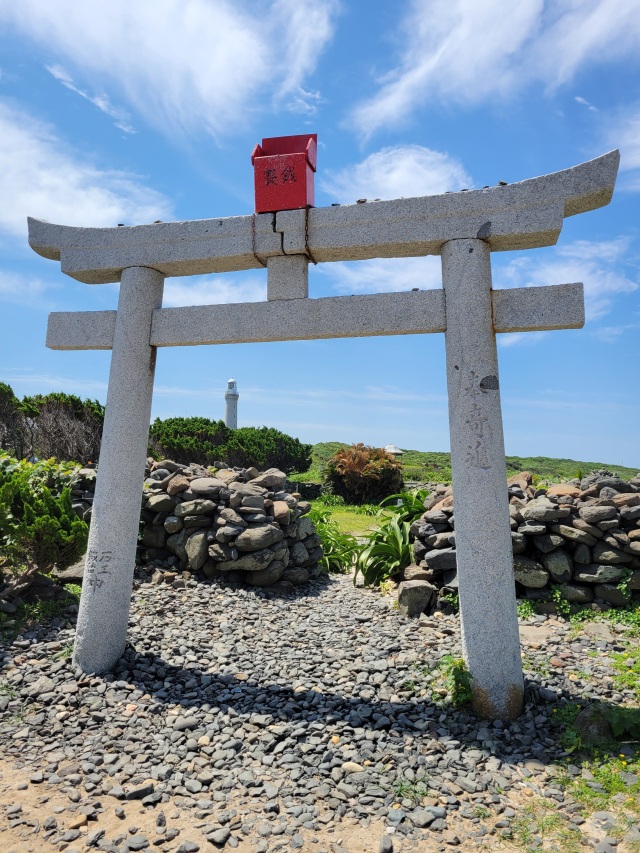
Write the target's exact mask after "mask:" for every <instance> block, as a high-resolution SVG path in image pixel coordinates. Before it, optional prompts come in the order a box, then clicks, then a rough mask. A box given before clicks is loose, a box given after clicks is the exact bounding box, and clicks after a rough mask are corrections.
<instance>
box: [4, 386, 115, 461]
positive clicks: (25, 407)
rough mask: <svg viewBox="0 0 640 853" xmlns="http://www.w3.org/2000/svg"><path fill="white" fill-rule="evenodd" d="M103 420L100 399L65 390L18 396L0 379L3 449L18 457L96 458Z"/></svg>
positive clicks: (87, 459)
mask: <svg viewBox="0 0 640 853" xmlns="http://www.w3.org/2000/svg"><path fill="white" fill-rule="evenodd" d="M103 422H104V406H103V405H102V404H101V403H99V402H98V401H97V400H84V401H83V400H81V399H80V397H76V396H74V395H73V394H62V393H55V394H46V395H45V396H42V395H41V394H37V395H36V396H34V397H24V398H23V399H22V400H18V398H17V397H16V396H15V394H14V393H13V390H12V389H11V387H10V386H9V385H6V384H4V383H1V382H0V450H4V451H6V452H7V453H9V454H11V455H12V456H14V457H16V458H18V459H24V458H25V457H26V456H38V457H40V458H44V459H50V458H53V457H55V458H56V459H61V460H70V459H74V460H76V459H77V460H80V461H81V462H88V461H89V460H92V459H93V460H95V459H97V458H98V454H99V452H100V441H101V438H102V425H103Z"/></svg>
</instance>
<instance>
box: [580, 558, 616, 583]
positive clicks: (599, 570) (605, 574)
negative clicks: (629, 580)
mask: <svg viewBox="0 0 640 853" xmlns="http://www.w3.org/2000/svg"><path fill="white" fill-rule="evenodd" d="M625 574H626V569H625V568H624V566H619V565H618V566H605V565H600V564H599V563H592V564H591V565H590V566H574V568H573V580H574V581H578V582H579V583H619V582H620V581H621V580H622V579H623V578H624V576H625Z"/></svg>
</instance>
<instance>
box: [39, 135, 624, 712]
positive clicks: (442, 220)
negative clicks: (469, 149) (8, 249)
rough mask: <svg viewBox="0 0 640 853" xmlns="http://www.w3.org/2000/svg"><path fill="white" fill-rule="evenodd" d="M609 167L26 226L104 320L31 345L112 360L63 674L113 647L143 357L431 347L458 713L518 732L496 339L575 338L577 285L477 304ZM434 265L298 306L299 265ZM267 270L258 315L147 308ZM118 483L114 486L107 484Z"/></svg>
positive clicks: (133, 533)
mask: <svg viewBox="0 0 640 853" xmlns="http://www.w3.org/2000/svg"><path fill="white" fill-rule="evenodd" d="M618 163H619V154H618V152H617V151H612V152H610V153H608V154H605V155H603V156H602V157H599V158H597V159H595V160H591V161H589V162H587V163H583V164H581V165H579V166H575V167H574V168H571V169H567V170H565V171H561V172H556V173H553V174H549V175H544V176H542V177H539V178H533V179H530V180H526V181H523V182H521V183H517V184H511V185H509V186H498V187H492V188H487V189H484V190H474V191H469V192H459V193H448V194H445V195H439V196H429V197H424V198H405V199H399V200H395V201H381V202H372V203H368V204H358V205H349V206H336V207H333V206H332V207H326V208H315V209H311V210H309V211H305V210H286V211H280V212H278V213H274V214H271V213H263V214H258V215H254V216H239V217H230V218H224V219H205V220H198V221H190V222H172V223H157V224H153V225H138V226H134V227H118V228H74V227H68V226H61V225H53V224H50V223H47V222H42V221H39V220H34V219H29V243H30V245H31V247H32V248H33V249H34V250H35V251H36V252H38V254H40V255H42V256H43V257H45V258H50V259H52V260H59V261H60V262H61V267H62V271H63V272H64V273H66V274H67V275H70V276H71V277H72V278H75V279H77V280H78V281H82V282H85V283H87V284H104V283H106V282H116V281H119V282H120V295H119V301H118V310H117V311H88V312H60V313H54V314H50V315H49V325H48V330H47V346H48V347H50V348H52V349H62V350H76V349H77V350H88V349H105V350H106V349H111V350H112V356H111V370H110V375H109V388H108V394H107V404H106V416H105V422H104V430H103V438H102V449H101V452H100V461H99V468H98V479H97V484H96V494H95V501H94V504H93V517H92V522H91V531H90V536H89V545H88V551H87V562H86V570H85V582H84V584H83V591H82V597H81V601H80V612H79V615H78V626H77V636H76V642H75V648H74V661H75V663H76V664H77V665H78V666H79V667H80V668H81V669H82V670H83V671H84V672H102V671H105V670H108V669H110V668H111V667H112V666H113V665H114V664H115V662H116V661H117V660H118V658H119V657H120V655H121V654H122V653H123V651H124V647H125V641H126V630H127V622H128V617H129V605H130V600H131V587H132V580H133V569H134V556H135V549H136V541H137V533H138V521H139V517H140V495H141V492H142V484H143V478H144V465H145V459H146V454H147V440H148V431H149V421H150V412H151V397H152V391H153V377H154V369H155V362H156V352H157V348H158V347H170V346H193V345H198V344H226V343H246V342H260V341H262V342H264V341H287V340H308V339H313V338H342V337H360V336H370V335H407V334H418V333H430V332H445V336H446V364H447V383H448V393H449V424H450V434H451V465H452V471H453V483H454V487H455V498H454V500H455V503H454V509H455V519H456V550H457V563H458V577H459V587H460V615H461V626H462V642H463V652H464V657H465V660H466V663H467V666H468V668H469V670H470V672H471V675H472V677H473V695H474V707H475V709H476V711H478V712H479V713H481V714H483V715H485V716H487V717H491V718H502V719H510V718H514V717H516V716H518V714H519V713H520V712H521V710H522V702H523V675H522V665H521V660H520V644H519V636H518V622H517V614H516V603H515V588H514V581H513V560H512V548H511V536H510V525H509V509H508V500H507V489H506V486H505V462H504V438H503V430H502V414H501V409H500V390H499V381H498V359H497V351H496V337H495V336H496V333H497V332H524V331H532V330H547V329H575V328H580V327H582V326H583V325H584V299H583V290H582V285H581V284H560V285H556V286H548V287H529V288H520V289H513V290H493V289H492V285H491V260H490V253H491V252H499V251H507V250H510V249H533V248H536V247H539V246H549V245H553V244H555V243H556V241H557V239H558V236H559V234H560V230H561V228H562V224H563V219H564V217H565V216H574V215H575V214H578V213H583V212H584V211H587V210H592V209H595V208H598V207H601V206H603V205H605V204H607V203H608V202H609V201H610V199H611V196H612V193H613V187H614V184H615V179H616V174H617V169H618ZM423 255H440V257H441V259H442V280H443V289H442V290H424V291H411V292H405V293H380V294H375V295H368V296H340V297H328V298H321V299H309V298H308V262H309V260H310V259H312V260H314V261H316V262H326V261H352V260H362V259H366V258H380V257H383V258H389V257H415V256H423ZM260 266H266V267H267V270H268V277H267V300H268V301H267V302H257V303H250V304H248V303H243V304H227V305H207V306H197V307H187V308H163V307H162V292H163V286H164V279H165V276H182V275H200V274H204V273H217V272H231V271H235V270H245V269H254V268H259V267H260ZM122 471H130V472H131V474H130V476H129V478H128V479H127V480H123V478H122Z"/></svg>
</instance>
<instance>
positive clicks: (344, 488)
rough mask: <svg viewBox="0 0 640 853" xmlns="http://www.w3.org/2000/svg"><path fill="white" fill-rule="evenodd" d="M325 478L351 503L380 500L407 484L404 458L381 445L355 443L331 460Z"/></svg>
mask: <svg viewBox="0 0 640 853" xmlns="http://www.w3.org/2000/svg"><path fill="white" fill-rule="evenodd" d="M325 481H326V483H327V484H328V485H329V486H330V487H331V490H332V492H333V493H334V494H335V495H340V496H341V497H343V498H344V499H345V501H346V502H347V503H352V504H364V503H378V502H379V501H381V500H382V499H383V498H385V497H387V496H388V495H390V494H392V493H393V492H398V491H400V489H401V488H402V486H403V480H402V468H401V464H400V462H399V461H398V460H397V459H395V458H394V457H393V456H392V455H391V454H390V453H387V452H386V451H385V450H383V449H382V448H380V447H367V446H365V445H364V444H352V445H351V447H347V448H342V449H340V450H338V451H337V452H336V453H335V454H334V455H333V456H332V457H331V459H330V460H329V462H328V464H327V467H326V470H325Z"/></svg>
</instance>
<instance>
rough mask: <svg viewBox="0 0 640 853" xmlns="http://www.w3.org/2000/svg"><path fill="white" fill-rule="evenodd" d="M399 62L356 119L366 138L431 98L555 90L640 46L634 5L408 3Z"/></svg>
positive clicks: (594, 0) (599, 1) (602, 1)
mask: <svg viewBox="0 0 640 853" xmlns="http://www.w3.org/2000/svg"><path fill="white" fill-rule="evenodd" d="M396 41H397V43H398V48H399V49H398V57H397V64H396V66H395V67H394V68H393V69H392V70H391V71H389V72H388V73H387V74H386V75H384V76H383V77H382V78H381V79H380V80H379V81H378V83H379V88H378V91H377V92H376V94H375V95H373V97H371V98H370V99H368V100H366V101H364V102H363V103H361V104H360V105H359V106H358V107H357V108H356V109H355V111H354V113H353V115H352V121H353V123H354V124H355V126H356V128H357V130H358V131H359V132H360V133H363V134H365V135H370V134H371V133H373V132H374V131H375V130H377V129H379V128H381V127H389V126H392V125H394V124H396V123H397V122H399V121H403V120H405V119H407V118H409V117H410V116H411V114H412V113H413V112H414V110H415V109H416V107H421V106H422V105H423V104H425V103H426V102H427V101H429V100H440V101H445V102H447V101H448V102H454V103H468V104H473V103H479V102H483V101H487V100H492V99H495V98H496V97H498V98H501V97H505V96H508V95H510V94H512V93H514V92H515V91H517V90H518V89H520V88H522V87H524V86H526V85H528V84H530V83H539V84H542V85H543V86H544V87H546V88H547V89H553V88H555V87H557V86H560V85H562V84H564V83H567V82H568V81H570V80H571V79H572V78H573V77H574V76H575V74H576V73H577V72H578V71H579V70H580V69H581V68H583V67H585V66H587V65H595V64H598V63H602V62H607V61H613V60H617V59H621V58H625V57H628V56H630V57H631V58H632V59H635V56H636V54H637V51H638V48H639V47H640V15H638V3H637V0H570V2H567V0H549V2H543V0H520V2H518V3H513V2H512V0H485V2H483V3H478V2H477V0H412V2H411V3H410V8H409V12H408V13H407V15H406V16H405V17H404V19H403V21H402V22H401V25H400V27H399V32H398V33H397V39H396Z"/></svg>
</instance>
